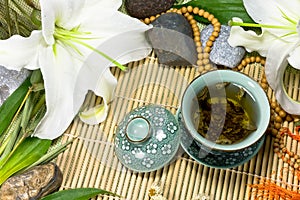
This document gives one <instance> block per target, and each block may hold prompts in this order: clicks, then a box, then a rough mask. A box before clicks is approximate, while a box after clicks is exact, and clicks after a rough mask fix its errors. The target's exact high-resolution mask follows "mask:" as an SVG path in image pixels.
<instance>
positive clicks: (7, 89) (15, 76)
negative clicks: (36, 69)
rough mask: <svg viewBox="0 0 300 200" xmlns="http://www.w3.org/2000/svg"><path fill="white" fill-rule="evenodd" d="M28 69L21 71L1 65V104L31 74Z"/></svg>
mask: <svg viewBox="0 0 300 200" xmlns="http://www.w3.org/2000/svg"><path fill="white" fill-rule="evenodd" d="M29 74H30V72H29V71H28V70H26V69H22V70H21V71H15V70H8V69H6V68H5V67H2V66H0V106H1V105H2V104H3V102H4V101H5V100H6V99H7V97H9V95H11V94H12V93H13V92H14V91H15V90H16V89H17V88H18V87H19V86H20V85H21V84H22V83H23V82H24V80H25V79H26V78H27V77H28V76H29Z"/></svg>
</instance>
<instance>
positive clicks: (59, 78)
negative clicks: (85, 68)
mask: <svg viewBox="0 0 300 200" xmlns="http://www.w3.org/2000/svg"><path fill="white" fill-rule="evenodd" d="M56 48H57V54H55V55H54V53H53V51H52V47H48V48H45V49H43V50H42V51H43V52H42V54H43V57H40V63H41V72H42V74H43V78H44V83H45V91H46V106H47V111H46V114H45V116H44V118H43V119H42V121H41V122H40V124H39V125H38V126H37V128H36V130H35V133H34V136H36V137H39V138H42V139H54V138H57V137H58V136H60V135H61V134H62V133H63V132H64V131H65V130H66V129H67V128H68V126H69V125H70V123H71V122H72V120H73V118H74V117H75V116H76V114H77V113H78V111H79V108H80V106H81V104H82V103H83V101H84V98H85V95H86V93H84V92H81V93H79V94H77V96H76V98H74V96H73V93H74V89H75V85H76V81H77V77H78V73H79V71H80V67H81V62H79V61H78V60H77V59H76V58H74V57H72V56H70V54H69V52H67V51H66V50H65V49H64V48H63V47H61V46H60V45H57V47H56Z"/></svg>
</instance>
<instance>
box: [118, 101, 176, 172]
mask: <svg viewBox="0 0 300 200" xmlns="http://www.w3.org/2000/svg"><path fill="white" fill-rule="evenodd" d="M115 134H116V135H115V154H116V156H117V157H118V159H119V160H120V162H121V163H122V164H123V165H124V166H126V167H127V168H129V169H131V170H133V171H137V172H150V171H154V170H157V169H159V168H161V167H163V166H165V165H166V164H168V163H169V162H170V161H171V160H172V158H173V157H174V156H175V154H176V152H177V150H178V147H179V144H180V135H179V125H178V122H177V120H176V118H175V116H174V115H173V114H172V113H171V112H170V111H169V110H167V109H165V108H163V107H161V106H158V105H147V106H143V107H139V108H136V109H134V110H132V111H131V112H130V113H128V114H127V115H126V116H125V118H124V119H123V121H122V122H121V123H120V124H119V125H118V127H117V129H116V133H115Z"/></svg>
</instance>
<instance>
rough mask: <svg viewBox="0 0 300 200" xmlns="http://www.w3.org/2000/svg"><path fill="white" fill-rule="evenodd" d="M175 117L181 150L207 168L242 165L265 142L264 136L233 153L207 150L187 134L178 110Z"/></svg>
mask: <svg viewBox="0 0 300 200" xmlns="http://www.w3.org/2000/svg"><path fill="white" fill-rule="evenodd" d="M176 117H177V119H178V122H179V127H180V130H181V132H182V134H181V138H180V140H181V146H182V148H183V149H184V150H185V152H186V153H187V154H188V155H189V156H191V157H192V158H193V159H194V160H196V161H197V162H199V163H201V164H203V165H206V166H209V167H214V168H220V169H226V168H233V167H237V166H239V165H242V164H244V163H245V162H247V161H249V160H250V159H251V158H252V157H254V156H255V155H256V154H257V153H258V151H259V150H260V148H261V147H262V145H263V143H264V141H265V136H263V137H262V138H260V139H259V140H258V141H257V142H256V143H254V144H252V145H251V146H249V147H246V148H245V149H242V150H238V151H233V152H224V151H222V152H221V151H216V150H212V149H208V148H206V147H204V146H201V145H200V144H199V143H196V141H195V140H194V139H193V137H192V136H191V135H190V134H189V133H188V131H187V130H186V128H185V126H184V122H183V121H182V117H181V112H180V109H178V111H177V115H176Z"/></svg>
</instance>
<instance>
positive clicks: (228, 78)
mask: <svg viewBox="0 0 300 200" xmlns="http://www.w3.org/2000/svg"><path fill="white" fill-rule="evenodd" d="M214 75H218V76H220V77H221V76H222V77H221V78H222V79H221V80H222V81H224V82H233V83H236V84H239V85H242V86H243V87H245V81H250V82H249V83H250V84H252V85H253V87H254V88H255V89H256V91H249V92H250V93H251V95H253V96H255V99H257V100H258V101H260V102H262V104H261V105H260V106H259V107H260V108H261V110H260V113H261V114H263V115H262V118H263V119H262V121H265V122H266V123H264V124H262V123H260V125H261V126H260V127H259V128H258V129H257V130H256V131H254V132H253V133H254V134H253V133H252V134H251V135H252V137H249V136H248V137H247V138H246V139H245V140H243V141H242V142H238V143H234V144H230V145H228V144H226V145H222V144H216V143H214V142H212V141H210V140H207V139H205V138H204V137H203V136H201V134H199V133H198V132H197V130H196V129H195V128H194V126H193V125H192V122H188V121H187V120H186V119H187V118H188V115H187V111H186V110H185V109H184V104H185V102H186V101H188V100H186V96H187V93H188V92H190V90H193V88H192V87H193V85H194V84H195V82H196V81H197V80H198V81H199V79H203V78H207V76H208V77H210V76H214ZM232 75H233V76H238V77H240V78H242V79H240V80H234V79H233V78H232ZM248 90H249V89H248ZM258 96H259V97H260V98H258ZM262 97H263V98H262ZM180 107H181V112H182V118H183V123H184V125H185V127H186V129H187V130H188V131H189V133H190V134H191V135H192V137H193V138H194V139H195V140H196V141H198V142H200V143H201V144H203V145H204V146H206V147H208V148H211V149H213V150H219V151H237V150H241V149H244V148H247V147H249V146H251V145H252V144H253V143H255V142H257V141H258V140H259V139H260V138H261V137H262V136H263V135H264V134H265V132H266V130H267V127H268V125H269V120H270V116H271V114H270V104H269V100H268V97H267V95H266V93H265V91H264V90H263V89H262V88H261V86H260V85H259V83H258V82H257V81H256V80H254V79H253V78H252V77H250V76H247V75H246V74H243V73H242V72H238V71H233V70H227V69H224V70H214V71H209V72H206V73H203V74H201V75H200V76H197V77H195V78H194V79H193V80H192V81H191V82H190V84H189V85H188V86H187V88H186V89H185V91H184V93H183V96H182V101H181V105H180ZM262 112H263V113H262ZM253 135H255V137H254V136H253ZM251 139H252V140H251Z"/></svg>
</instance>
